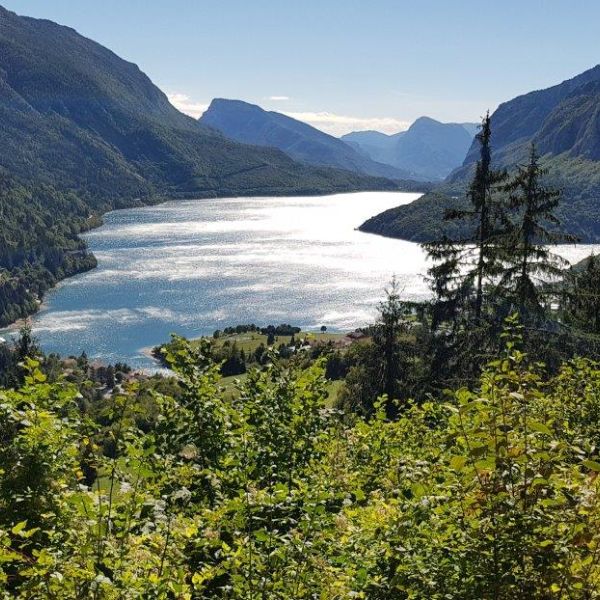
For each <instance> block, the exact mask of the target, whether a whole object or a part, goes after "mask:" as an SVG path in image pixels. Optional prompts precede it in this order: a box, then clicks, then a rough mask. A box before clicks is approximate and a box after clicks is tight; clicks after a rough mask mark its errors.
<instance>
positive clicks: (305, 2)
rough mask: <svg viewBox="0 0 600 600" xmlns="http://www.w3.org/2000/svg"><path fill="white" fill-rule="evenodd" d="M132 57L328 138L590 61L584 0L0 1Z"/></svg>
mask: <svg viewBox="0 0 600 600" xmlns="http://www.w3.org/2000/svg"><path fill="white" fill-rule="evenodd" d="M0 3H1V4H3V5H4V6H5V7H6V8H8V9H10V10H14V11H15V12H17V13H19V14H26V15H30V16H35V17H44V18H49V19H52V20H54V21H58V22H60V23H62V24H65V25H69V26H71V27H74V28H75V29H77V30H78V31H79V32H80V33H82V34H84V35H86V36H88V37H91V38H93V39H94V40H96V41H98V42H100V43H102V44H104V45H106V46H108V47H109V48H111V49H112V50H114V51H115V52H116V53H117V54H119V55H120V56H122V57H123V58H126V59H127V60H130V61H133V62H135V63H137V64H138V65H139V66H140V68H141V69H142V70H143V71H145V72H146V73H147V74H148V75H149V76H150V77H151V79H152V80H153V81H154V82H155V83H156V84H157V85H159V86H160V87H161V88H162V89H163V90H164V91H165V92H166V93H168V94H170V95H171V98H172V99H173V100H172V101H173V102H174V103H175V104H177V105H178V106H179V107H180V108H182V109H184V110H186V111H187V112H190V113H192V114H199V113H201V112H202V110H203V108H204V107H205V106H206V105H207V104H208V103H209V102H210V100H211V99H212V98H214V97H225V98H240V99H243V100H247V101H250V102H255V103H257V104H261V105H262V106H264V107H265V108H268V109H272V110H279V111H281V112H286V113H288V114H292V115H293V116H296V117H299V118H302V119H304V120H307V121H308V122H310V123H312V124H314V125H315V126H317V127H321V128H322V129H325V130H327V131H329V132H330V133H334V134H341V133H344V132H346V131H349V130H352V129H368V128H374V129H380V130H384V131H388V132H392V131H396V130H399V129H402V128H405V127H406V125H407V124H408V123H410V122H412V121H413V120H414V119H415V118H417V117H419V116H420V115H423V114H426V115H429V116H431V117H434V118H437V119H440V120H443V121H473V120H477V119H478V118H479V117H480V116H481V115H482V114H483V113H484V111H485V110H486V109H487V108H490V109H492V110H493V109H494V108H495V107H496V106H497V105H498V104H499V103H500V102H502V101H505V100H508V99H510V98H512V97H514V96H516V95H518V94H521V93H524V92H528V91H531V90H533V89H539V88H543V87H547V86H549V85H553V84H555V83H558V82H560V81H562V80H564V79H567V78H569V77H572V76H574V75H576V74H578V73H580V72H582V71H584V70H586V69H588V68H590V67H592V66H594V65H595V64H597V63H599V62H600V36H599V35H598V23H600V2H598V1H597V0H545V1H544V0H496V1H492V0H488V1H486V0H480V1H478V2H476V1H472V0H410V1H409V0H293V1H291V0H0Z"/></svg>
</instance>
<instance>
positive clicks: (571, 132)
mask: <svg viewBox="0 0 600 600" xmlns="http://www.w3.org/2000/svg"><path fill="white" fill-rule="evenodd" d="M491 125H492V150H493V161H494V163H495V165H496V166H497V167H506V168H508V169H509V170H510V169H511V168H514V166H515V165H516V164H519V163H521V162H523V161H524V160H525V158H526V156H527V152H528V150H529V147H530V144H531V143H532V142H533V143H535V145H536V147H537V149H538V151H539V152H540V154H541V155H542V162H543V163H544V164H545V166H546V167H547V168H548V176H547V183H550V184H552V185H555V186H557V187H559V188H561V189H562V190H563V200H562V203H561V206H560V207H559V216H560V218H561V220H562V222H563V225H564V227H565V229H566V230H567V232H569V233H571V234H574V235H576V236H578V237H579V239H580V240H581V241H587V242H598V241H600V65H599V66H596V67H594V68H592V69H589V70H588V71H585V72H584V73H582V74H580V75H578V76H576V77H573V78H572V79H569V80H567V81H564V82H562V83H560V84H558V85H555V86H552V87H550V88H548V89H544V90H539V91H534V92H531V93H528V94H524V95H522V96H519V97H517V98H515V99H513V100H510V101H509V102H505V103H504V104H501V105H500V106H499V108H498V109H497V110H496V111H495V112H494V113H493V115H492V117H491ZM477 158H478V147H477V144H476V143H475V142H474V143H473V144H472V146H471V148H470V150H469V152H468V153H467V157H466V158H465V161H464V163H463V165H462V166H461V168H459V169H458V170H456V171H455V172H454V173H452V174H451V175H450V176H449V177H448V178H447V180H446V182H445V183H444V184H443V186H441V187H440V188H438V189H437V190H436V191H435V192H432V193H430V194H427V195H425V196H423V197H422V198H420V199H419V200H417V201H416V202H414V203H412V204H410V205H408V206H403V207H398V208H396V209H392V210H391V211H386V213H383V214H381V215H377V216H376V217H374V218H373V219H370V220H369V221H367V222H366V223H365V224H364V225H363V226H362V228H363V229H364V230H365V231H370V232H373V233H380V234H383V235H389V236H392V237H401V238H404V239H411V240H417V241H426V240H430V239H432V238H434V237H437V236H439V235H440V233H441V232H442V231H446V232H447V233H448V234H450V235H452V233H453V232H452V229H451V227H452V226H451V225H450V224H444V223H443V214H444V212H445V210H446V209H447V208H449V207H451V206H456V205H457V204H459V203H460V201H461V198H462V197H464V190H465V187H466V184H467V182H468V180H469V178H470V177H471V174H472V172H473V168H474V164H475V162H476V160H477Z"/></svg>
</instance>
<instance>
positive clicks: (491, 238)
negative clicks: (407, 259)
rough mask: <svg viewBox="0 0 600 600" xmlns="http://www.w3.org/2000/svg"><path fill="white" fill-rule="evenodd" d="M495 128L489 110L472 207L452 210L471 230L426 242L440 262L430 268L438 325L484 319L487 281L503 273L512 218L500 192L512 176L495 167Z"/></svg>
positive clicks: (480, 137) (470, 198)
mask: <svg viewBox="0 0 600 600" xmlns="http://www.w3.org/2000/svg"><path fill="white" fill-rule="evenodd" d="M491 138H492V130H491V123H490V115H489V113H487V114H486V116H485V117H484V118H483V120H482V124H481V130H480V131H479V133H478V134H477V136H476V139H477V142H478V143H479V160H478V161H477V165H476V168H475V174H474V176H473V179H472V181H471V184H470V185H469V189H468V191H467V200H468V202H469V206H468V208H467V209H465V210H458V209H455V210H449V211H447V212H446V215H445V219H446V220H447V221H450V220H452V221H455V220H460V221H465V222H466V223H465V228H466V229H467V231H468V234H467V235H466V236H464V237H462V238H460V239H454V240H451V239H449V238H448V237H447V236H445V237H442V238H441V239H440V240H438V241H434V242H429V243H426V244H424V245H423V247H424V248H425V250H426V251H427V253H428V255H429V257H430V259H431V260H432V261H433V263H434V265H433V267H431V269H429V276H430V277H431V280H432V287H433V291H434V293H435V302H434V307H433V325H434V327H435V326H437V325H438V324H439V323H441V322H444V321H450V322H452V323H453V324H454V326H455V328H456V326H457V325H458V326H459V327H460V322H464V321H465V320H467V321H474V322H475V323H476V324H480V323H481V321H482V316H483V310H484V293H485V286H486V284H487V283H489V282H491V281H493V280H495V279H497V278H498V276H499V274H500V273H501V269H502V265H501V258H502V255H503V252H502V244H503V236H504V234H505V232H506V226H507V225H506V224H507V218H506V214H505V210H504V206H503V205H502V203H501V202H500V201H498V200H497V199H496V197H495V195H494V192H495V190H496V188H497V186H498V185H499V184H501V183H502V182H503V181H504V180H505V179H506V177H507V174H506V171H503V170H502V171H499V170H494V169H493V168H492V151H491Z"/></svg>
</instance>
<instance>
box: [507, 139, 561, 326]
mask: <svg viewBox="0 0 600 600" xmlns="http://www.w3.org/2000/svg"><path fill="white" fill-rule="evenodd" d="M546 172H547V170H546V169H544V168H543V167H542V166H541V165H540V162H539V155H538V153H537V151H536V148H535V145H534V144H532V145H531V150H530V153H529V162H528V163H527V165H521V166H519V167H518V168H517V172H516V174H515V176H514V177H513V178H512V180H511V181H510V182H509V183H508V184H507V185H506V187H505V190H506V191H507V192H508V194H509V202H510V207H511V209H513V210H514V211H516V213H517V218H516V219H515V220H514V221H513V224H512V226H511V230H512V231H511V235H510V243H509V244H508V245H507V248H508V249H509V251H508V252H507V254H506V266H505V268H504V272H503V275H502V279H501V282H500V286H501V288H500V289H502V290H503V292H504V295H506V296H507V297H509V298H511V297H512V298H513V299H514V301H515V302H516V304H517V307H518V309H519V312H520V313H521V315H522V318H524V317H525V316H526V315H532V314H537V315H540V314H542V313H543V310H544V309H543V305H542V300H541V291H540V286H541V285H542V286H543V285H544V284H547V283H548V282H549V280H551V279H553V278H556V277H557V276H559V275H561V274H562V270H563V268H564V267H565V266H566V264H567V263H566V261H565V260H564V259H561V258H560V257H558V256H556V255H555V254H553V253H552V252H551V251H550V249H549V248H548V244H553V243H557V242H561V241H569V240H573V238H572V237H570V236H566V235H564V234H561V233H560V232H559V231H558V230H557V229H556V228H557V226H558V225H559V224H560V221H559V220H558V218H557V217H556V215H555V210H556V208H557V207H558V205H559V203H560V197H561V193H560V191H559V190H557V189H553V188H550V187H545V186H544V185H543V184H542V181H541V179H542V177H543V176H544V175H545V174H546ZM551 226H554V230H551V229H549V227H551Z"/></svg>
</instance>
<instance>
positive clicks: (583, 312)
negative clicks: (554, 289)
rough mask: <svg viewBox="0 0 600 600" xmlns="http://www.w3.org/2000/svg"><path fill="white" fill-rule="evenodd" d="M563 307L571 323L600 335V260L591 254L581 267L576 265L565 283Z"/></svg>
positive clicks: (568, 321)
mask: <svg viewBox="0 0 600 600" xmlns="http://www.w3.org/2000/svg"><path fill="white" fill-rule="evenodd" d="M564 296H565V297H564V300H563V305H564V306H563V308H564V313H565V320H566V322H567V323H569V324H570V325H574V326H575V327H577V328H579V329H582V330H584V331H586V332H588V333H593V334H596V335H600V261H599V260H598V258H597V257H596V256H594V255H592V256H590V257H589V258H588V259H587V260H586V261H585V264H584V266H583V268H581V269H577V268H576V267H574V269H573V271H572V272H571V274H570V276H569V278H568V281H567V282H566V284H565V294H564Z"/></svg>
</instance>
